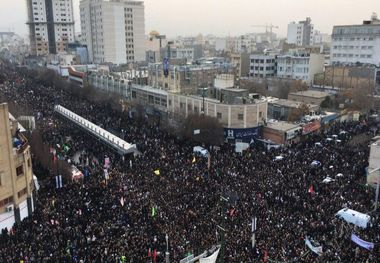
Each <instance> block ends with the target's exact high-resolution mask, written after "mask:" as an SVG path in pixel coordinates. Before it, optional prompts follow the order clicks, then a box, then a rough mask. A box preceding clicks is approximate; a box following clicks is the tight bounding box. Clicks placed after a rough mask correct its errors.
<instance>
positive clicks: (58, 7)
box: [27, 0, 74, 56]
mask: <svg viewBox="0 0 380 263" xmlns="http://www.w3.org/2000/svg"><path fill="white" fill-rule="evenodd" d="M27 9H28V21H27V24H28V27H29V38H30V47H31V54H32V55H37V56H40V55H47V54H57V53H64V52H66V51H67V45H68V43H71V42H74V15H73V3H72V0H27Z"/></svg>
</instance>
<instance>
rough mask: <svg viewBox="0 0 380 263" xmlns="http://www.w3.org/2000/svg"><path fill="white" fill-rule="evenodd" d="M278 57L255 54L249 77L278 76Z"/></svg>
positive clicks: (251, 59) (251, 57)
mask: <svg viewBox="0 0 380 263" xmlns="http://www.w3.org/2000/svg"><path fill="white" fill-rule="evenodd" d="M276 64H277V63H276V56H275V55H269V54H253V55H251V56H250V69H249V76H250V77H257V78H267V77H274V76H275V75H276Z"/></svg>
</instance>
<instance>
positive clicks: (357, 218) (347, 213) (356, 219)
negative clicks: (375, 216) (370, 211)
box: [335, 208, 371, 228]
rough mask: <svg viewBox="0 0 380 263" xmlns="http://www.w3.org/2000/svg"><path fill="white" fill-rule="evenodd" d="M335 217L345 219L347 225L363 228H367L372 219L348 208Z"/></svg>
mask: <svg viewBox="0 0 380 263" xmlns="http://www.w3.org/2000/svg"><path fill="white" fill-rule="evenodd" d="M335 216H336V217H338V218H341V219H343V220H344V221H346V222H347V223H351V224H354V225H356V226H358V227H362V228H367V226H368V223H369V221H370V218H371V217H370V216H369V215H367V214H363V213H360V212H358V211H355V210H352V209H348V208H343V209H341V210H339V212H338V213H336V215H335Z"/></svg>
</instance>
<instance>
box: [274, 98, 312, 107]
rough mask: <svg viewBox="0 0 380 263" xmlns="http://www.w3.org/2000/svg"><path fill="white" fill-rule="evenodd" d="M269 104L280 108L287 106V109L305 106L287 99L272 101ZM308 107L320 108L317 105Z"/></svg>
mask: <svg viewBox="0 0 380 263" xmlns="http://www.w3.org/2000/svg"><path fill="white" fill-rule="evenodd" d="M268 103H271V104H274V105H279V106H285V107H289V108H298V107H300V106H301V105H302V104H304V103H302V102H298V101H293V100H285V99H278V100H274V99H272V100H270V101H268ZM307 106H308V107H309V108H314V107H319V106H318V105H316V104H307Z"/></svg>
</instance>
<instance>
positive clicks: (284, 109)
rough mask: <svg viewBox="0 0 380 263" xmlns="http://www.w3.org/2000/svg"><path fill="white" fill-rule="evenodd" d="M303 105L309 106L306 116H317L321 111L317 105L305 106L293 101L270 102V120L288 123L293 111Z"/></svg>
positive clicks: (278, 100)
mask: <svg viewBox="0 0 380 263" xmlns="http://www.w3.org/2000/svg"><path fill="white" fill-rule="evenodd" d="M302 105H305V106H307V108H308V111H309V112H307V113H306V115H315V114H316V113H318V112H319V111H320V106H319V105H316V104H305V103H302V102H298V101H293V100H285V99H277V100H271V101H270V102H268V118H270V119H275V120H282V121H287V120H289V116H290V114H291V113H292V111H295V110H298V109H300V107H301V106H302Z"/></svg>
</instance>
